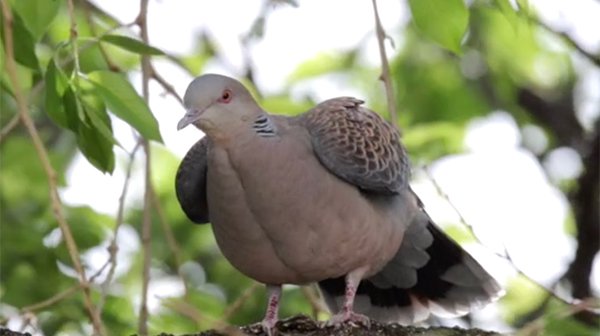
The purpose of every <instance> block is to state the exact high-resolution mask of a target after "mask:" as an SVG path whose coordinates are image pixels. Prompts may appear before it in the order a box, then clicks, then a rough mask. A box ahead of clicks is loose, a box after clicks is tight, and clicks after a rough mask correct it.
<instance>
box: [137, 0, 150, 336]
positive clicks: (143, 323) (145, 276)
mask: <svg viewBox="0 0 600 336" xmlns="http://www.w3.org/2000/svg"><path fill="white" fill-rule="evenodd" d="M142 1H145V0H142ZM142 146H143V148H144V153H145V154H146V175H145V184H146V187H145V191H144V210H143V214H142V251H143V268H142V302H141V304H140V311H139V321H138V333H139V334H140V335H142V336H147V335H148V287H149V285H150V262H151V260H152V248H151V247H152V245H151V240H152V217H151V212H152V211H151V210H152V186H151V184H152V179H151V170H150V166H151V165H150V159H151V158H150V145H149V143H148V140H143V141H142Z"/></svg>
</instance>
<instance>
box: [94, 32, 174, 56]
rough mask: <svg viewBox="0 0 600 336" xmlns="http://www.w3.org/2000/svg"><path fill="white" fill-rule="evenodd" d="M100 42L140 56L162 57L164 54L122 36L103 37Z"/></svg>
mask: <svg viewBox="0 0 600 336" xmlns="http://www.w3.org/2000/svg"><path fill="white" fill-rule="evenodd" d="M100 40H101V41H104V42H108V43H110V44H113V45H116V46H117V47H120V48H123V49H125V50H128V51H131V52H134V53H136V54H142V55H164V54H165V53H164V52H163V51H162V50H160V49H158V48H155V47H152V46H149V45H147V44H146V43H144V42H142V41H140V40H136V39H133V38H131V37H127V36H124V35H104V36H102V38H101V39H100Z"/></svg>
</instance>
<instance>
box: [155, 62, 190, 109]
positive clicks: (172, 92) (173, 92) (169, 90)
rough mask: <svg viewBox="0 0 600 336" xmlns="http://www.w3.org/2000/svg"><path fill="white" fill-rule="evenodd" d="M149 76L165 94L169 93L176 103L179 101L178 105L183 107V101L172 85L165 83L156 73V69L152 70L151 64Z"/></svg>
mask: <svg viewBox="0 0 600 336" xmlns="http://www.w3.org/2000/svg"><path fill="white" fill-rule="evenodd" d="M150 75H151V77H152V79H154V80H155V81H157V82H158V84H160V85H161V86H162V87H163V89H165V91H166V92H167V93H169V94H170V95H171V96H173V97H175V99H177V101H179V103H180V104H182V105H183V99H182V98H181V96H180V95H179V94H178V93H177V91H176V90H175V88H174V87H173V85H171V84H170V83H169V82H167V81H166V80H165V78H164V77H163V76H162V75H161V74H159V73H158V71H156V68H154V66H153V65H152V64H150Z"/></svg>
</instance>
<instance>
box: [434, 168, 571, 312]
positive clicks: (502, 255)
mask: <svg viewBox="0 0 600 336" xmlns="http://www.w3.org/2000/svg"><path fill="white" fill-rule="evenodd" d="M423 171H424V172H425V174H426V175H427V177H428V178H429V180H430V181H431V183H433V186H434V187H435V189H436V191H437V193H438V195H440V196H441V197H442V198H443V199H444V200H445V201H446V202H447V203H448V204H449V205H450V207H452V210H454V212H455V213H456V214H457V215H458V218H459V220H460V223H461V224H462V225H464V226H465V227H466V228H467V230H469V233H470V234H471V235H472V236H473V237H474V238H475V239H476V240H477V242H478V243H479V244H481V245H482V246H485V244H484V243H483V242H482V241H481V239H480V238H479V236H478V235H477V234H476V233H475V230H474V228H473V226H472V225H471V224H469V223H468V222H467V220H466V219H465V218H464V217H463V215H462V213H461V212H460V210H458V208H457V207H456V206H455V205H454V203H453V202H452V201H451V200H450V197H449V196H448V194H446V193H445V192H444V190H443V189H442V187H441V186H440V185H439V184H438V183H437V181H436V179H435V178H434V177H433V175H431V172H429V169H428V168H427V167H425V168H424V169H423ZM503 248H504V251H503V252H504V253H498V252H496V251H493V250H492V252H493V253H494V254H495V255H497V256H498V257H500V258H502V259H504V260H506V261H508V262H509V263H510V264H511V266H512V267H513V269H514V270H515V271H516V272H517V273H518V274H519V275H520V276H522V277H524V278H525V279H527V280H528V281H530V282H531V283H533V284H534V285H536V286H538V287H539V288H540V289H542V290H543V291H545V292H546V293H548V294H550V295H552V297H554V298H555V299H557V300H559V301H561V302H563V303H564V304H567V305H574V304H576V302H575V301H572V300H567V299H565V298H562V297H560V296H559V295H558V294H556V292H554V291H553V290H551V289H550V288H547V287H546V286H544V285H542V284H540V283H538V282H537V281H535V280H534V279H533V278H531V277H530V276H529V275H527V274H526V273H525V272H524V271H523V270H521V269H520V268H519V267H518V266H517V265H516V264H515V262H514V260H513V259H512V257H511V255H510V253H509V251H508V249H507V248H506V246H504V247H503Z"/></svg>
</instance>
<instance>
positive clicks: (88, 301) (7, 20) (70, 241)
mask: <svg viewBox="0 0 600 336" xmlns="http://www.w3.org/2000/svg"><path fill="white" fill-rule="evenodd" d="M2 13H3V15H4V41H5V50H6V72H7V73H8V76H9V78H10V81H11V83H12V87H13V88H14V94H15V98H16V101H17V108H18V110H19V115H20V116H21V121H22V122H23V124H24V125H25V127H26V128H27V132H28V133H29V135H30V136H31V139H32V141H33V145H34V147H35V150H36V152H37V155H38V157H39V159H40V161H41V164H42V166H43V168H44V171H45V173H46V176H47V178H48V189H49V193H50V199H51V203H52V210H53V213H54V217H55V218H56V221H57V222H58V225H59V227H60V230H61V232H62V235H63V238H64V239H65V243H66V246H67V250H68V251H69V255H70V257H71V261H72V262H73V266H74V267H75V271H76V272H77V275H78V278H79V282H80V283H81V288H82V291H83V298H84V303H85V306H86V309H87V311H88V313H89V314H90V319H91V321H92V325H93V328H94V333H95V334H101V335H102V334H104V332H103V326H102V321H101V320H100V317H99V315H98V312H97V311H96V309H95V307H94V305H93V303H92V298H91V294H90V289H89V283H88V281H87V279H86V276H85V270H84V269H83V266H82V265H81V261H80V260H79V250H78V248H77V244H76V243H75V239H74V238H73V235H72V233H71V229H70V227H69V224H68V223H67V221H66V219H65V216H64V214H63V210H62V202H61V199H60V196H59V194H58V187H57V182H56V171H55V170H54V168H53V167H52V164H51V163H50V159H49V157H48V152H47V151H46V148H45V147H44V143H43V142H42V139H41V138H40V135H39V134H38V131H37V129H36V127H35V125H34V123H33V120H32V119H31V117H30V116H29V111H28V110H27V102H26V100H25V98H24V97H23V93H22V92H21V90H20V87H21V85H20V83H19V78H18V75H17V65H16V63H15V59H14V45H13V40H12V23H13V18H12V13H11V11H10V7H9V5H8V3H7V1H6V0H2Z"/></svg>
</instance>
